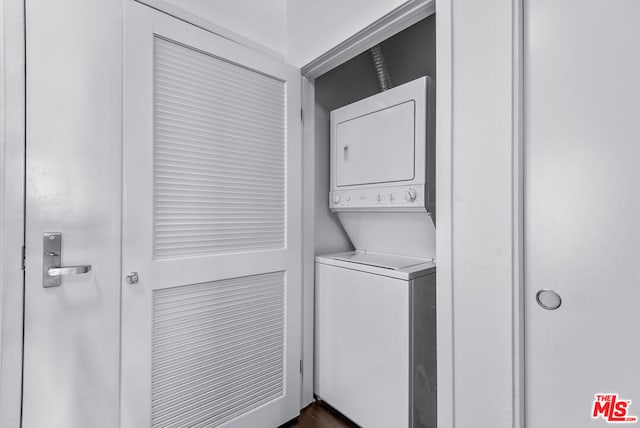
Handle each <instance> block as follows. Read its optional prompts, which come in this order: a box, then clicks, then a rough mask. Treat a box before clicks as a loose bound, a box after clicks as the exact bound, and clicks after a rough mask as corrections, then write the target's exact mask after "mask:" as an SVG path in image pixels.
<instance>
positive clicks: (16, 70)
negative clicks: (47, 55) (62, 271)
mask: <svg viewBox="0 0 640 428" xmlns="http://www.w3.org/2000/svg"><path fill="white" fill-rule="evenodd" d="M0 16H1V17H2V18H1V19H0V37H1V39H0V40H1V41H0V58H2V60H1V61H2V64H3V67H2V68H0V117H1V118H2V120H0V171H1V173H0V426H3V427H7V428H18V427H19V426H20V423H21V420H20V419H21V407H22V403H21V398H22V331H23V326H22V319H23V318H22V316H23V303H24V270H23V269H22V263H23V255H22V248H23V245H24V197H25V195H24V177H25V175H24V174H25V171H24V161H25V51H24V37H25V26H24V0H3V1H2V2H0Z"/></svg>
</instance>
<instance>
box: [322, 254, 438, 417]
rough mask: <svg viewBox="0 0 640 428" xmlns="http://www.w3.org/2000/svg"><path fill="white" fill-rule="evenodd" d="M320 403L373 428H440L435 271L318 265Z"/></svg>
mask: <svg viewBox="0 0 640 428" xmlns="http://www.w3.org/2000/svg"><path fill="white" fill-rule="evenodd" d="M315 266H316V295H315V298H316V308H315V325H316V330H315V391H316V395H317V396H318V397H319V398H320V399H321V400H323V401H325V402H326V403H328V404H329V405H330V406H332V407H334V408H335V409H337V410H339V411H340V412H341V413H342V414H343V415H345V416H346V417H348V418H349V419H351V420H352V421H353V422H355V423H357V424H358V425H360V426H362V427H366V428H394V427H414V428H433V427H435V426H436V408H435V407H436V307H435V296H436V295H435V265H434V263H433V262H425V261H424V260H423V259H419V258H413V257H406V256H396V255H388V254H380V253H371V252H365V251H355V252H350V253H341V254H333V255H327V256H322V257H317V258H316V265H315Z"/></svg>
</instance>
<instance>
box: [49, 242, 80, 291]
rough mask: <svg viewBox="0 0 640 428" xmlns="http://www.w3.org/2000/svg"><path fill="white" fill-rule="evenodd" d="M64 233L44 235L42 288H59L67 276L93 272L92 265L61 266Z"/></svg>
mask: <svg viewBox="0 0 640 428" xmlns="http://www.w3.org/2000/svg"><path fill="white" fill-rule="evenodd" d="M61 254H62V233H60V232H46V233H44V234H43V235H42V286H43V287H45V288H48V287H58V286H59V285H61V284H62V277H63V276H65V275H80V274H83V273H87V272H91V265H84V266H60V265H61V264H62V255H61Z"/></svg>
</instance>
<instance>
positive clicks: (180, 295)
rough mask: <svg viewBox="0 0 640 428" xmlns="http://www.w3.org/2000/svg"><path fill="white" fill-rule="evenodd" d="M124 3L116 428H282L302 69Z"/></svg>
mask: <svg viewBox="0 0 640 428" xmlns="http://www.w3.org/2000/svg"><path fill="white" fill-rule="evenodd" d="M125 3H126V6H125V8H126V13H125V17H126V27H125V39H126V43H125V59H124V63H125V70H124V80H125V82H124V100H125V103H124V112H125V115H124V133H123V135H124V142H123V171H124V177H123V195H124V196H123V219H122V222H123V231H122V242H123V250H122V272H123V273H124V275H123V277H124V278H123V282H122V330H121V331H122V351H121V354H122V358H121V361H122V369H121V373H122V375H121V376H122V378H121V385H122V393H121V412H122V421H121V426H122V428H141V427H147V428H182V427H185V428H186V427H207V428H209V427H218V426H219V427H222V428H256V427H275V426H280V425H282V424H283V423H285V422H286V421H288V420H290V419H292V418H294V417H295V416H296V415H297V414H298V411H299V409H300V408H299V402H300V401H299V400H300V386H301V373H300V349H301V344H300V339H301V331H300V314H301V276H302V273H301V256H300V253H301V240H302V229H301V215H302V207H301V186H300V183H301V181H302V174H301V143H300V137H301V129H300V74H299V70H296V69H294V68H292V67H290V66H288V65H286V64H284V63H282V61H281V60H279V59H277V58H274V57H272V56H269V55H266V54H264V53H259V52H256V51H254V50H252V49H249V48H246V47H244V46H241V45H239V44H237V43H234V42H232V41H230V40H228V39H225V38H222V37H220V36H218V35H216V34H213V33H210V32H207V31H205V30H203V29H201V28H197V27H194V26H192V25H189V24H188V23H186V22H184V21H179V20H176V19H175V18H173V17H171V16H169V15H166V14H163V13H160V12H158V11H155V10H152V9H150V8H148V7H146V6H144V5H142V4H140V3H139V2H134V1H129V2H125ZM129 272H136V273H137V277H138V282H137V283H135V284H131V283H130V281H129V282H128V281H127V280H126V279H125V278H126V275H127V274H128V273H129Z"/></svg>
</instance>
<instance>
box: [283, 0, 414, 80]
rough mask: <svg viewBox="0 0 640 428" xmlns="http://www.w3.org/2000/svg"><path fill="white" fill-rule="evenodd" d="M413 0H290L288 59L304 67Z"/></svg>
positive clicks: (288, 0) (288, 8) (291, 62)
mask: <svg viewBox="0 0 640 428" xmlns="http://www.w3.org/2000/svg"><path fill="white" fill-rule="evenodd" d="M410 1H411V0H409V1H407V0H357V1H356V0H350V1H344V0H323V1H318V0H287V15H288V16H287V26H288V55H287V58H288V62H289V63H290V64H293V65H295V66H296V67H302V66H303V65H306V64H307V63H309V62H310V61H312V60H314V59H316V58H317V57H319V56H320V55H322V54H323V53H325V52H326V51H328V50H329V49H331V48H333V47H334V46H336V45H338V44H339V43H341V42H342V41H344V40H345V39H347V38H349V37H351V36H352V35H354V34H355V33H357V32H358V31H360V30H362V29H364V28H365V27H367V26H368V25H369V24H371V23H373V22H374V21H376V20H378V19H379V18H381V17H383V16H384V15H386V14H387V13H389V12H390V11H392V10H393V9H395V8H396V7H398V6H400V5H402V4H404V3H409V2H410Z"/></svg>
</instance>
